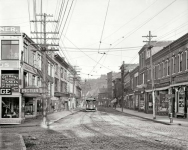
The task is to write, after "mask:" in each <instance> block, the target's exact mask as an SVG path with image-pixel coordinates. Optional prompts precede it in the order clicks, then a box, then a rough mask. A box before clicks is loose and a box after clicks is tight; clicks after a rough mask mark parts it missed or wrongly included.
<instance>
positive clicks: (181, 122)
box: [116, 108, 188, 127]
mask: <svg viewBox="0 0 188 150" xmlns="http://www.w3.org/2000/svg"><path fill="white" fill-rule="evenodd" d="M116 110H117V111H120V112H122V108H116ZM123 112H124V113H126V114H130V115H133V116H136V117H140V118H144V119H148V120H151V121H154V122H158V123H163V124H166V125H181V126H185V127H188V118H186V119H183V118H181V119H180V118H173V123H170V119H169V117H168V116H159V115H156V119H153V114H146V113H144V112H138V111H137V110H130V109H126V108H123Z"/></svg>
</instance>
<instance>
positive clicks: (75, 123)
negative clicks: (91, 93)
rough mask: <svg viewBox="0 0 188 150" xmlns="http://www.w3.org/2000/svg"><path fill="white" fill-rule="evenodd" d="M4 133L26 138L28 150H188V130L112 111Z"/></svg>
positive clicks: (79, 114)
mask: <svg viewBox="0 0 188 150" xmlns="http://www.w3.org/2000/svg"><path fill="white" fill-rule="evenodd" d="M1 132H2V133H7V132H8V133H19V134H22V136H23V138H24V142H25V145H26V148H27V150H39V149H40V150H89V149H91V150H99V149H104V150H117V149H122V150H124V149H131V150H132V149H138V150H146V149H148V150H151V149H152V150H155V149H156V150H158V149H161V150H164V149H168V150H180V149H181V150H184V149H188V140H187V139H188V128H187V127H183V126H176V125H172V126H170V125H165V124H160V123H156V122H152V121H149V120H145V119H142V118H138V117H135V116H131V115H128V114H125V113H121V112H118V111H116V110H114V109H112V108H100V109H99V110H98V111H97V112H85V111H78V112H77V113H74V114H72V115H68V116H67V117H64V118H63V119H61V120H59V121H57V122H55V123H53V124H51V125H50V126H49V128H42V127H40V126H33V127H32V126H30V127H29V126H28V127H16V128H1Z"/></svg>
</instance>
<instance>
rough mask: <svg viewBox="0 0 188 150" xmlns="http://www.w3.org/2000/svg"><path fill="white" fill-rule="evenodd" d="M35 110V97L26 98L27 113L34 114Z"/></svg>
mask: <svg viewBox="0 0 188 150" xmlns="http://www.w3.org/2000/svg"><path fill="white" fill-rule="evenodd" d="M34 110H35V106H34V103H33V98H30V97H27V98H25V115H33V114H34Z"/></svg>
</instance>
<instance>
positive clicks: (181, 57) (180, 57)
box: [178, 53, 183, 72]
mask: <svg viewBox="0 0 188 150" xmlns="http://www.w3.org/2000/svg"><path fill="white" fill-rule="evenodd" d="M178 58H179V72H181V71H182V60H183V53H180V54H178Z"/></svg>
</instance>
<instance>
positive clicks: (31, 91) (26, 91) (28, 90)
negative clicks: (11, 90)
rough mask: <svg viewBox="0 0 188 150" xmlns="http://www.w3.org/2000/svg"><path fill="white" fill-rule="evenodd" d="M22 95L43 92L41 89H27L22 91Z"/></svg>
mask: <svg viewBox="0 0 188 150" xmlns="http://www.w3.org/2000/svg"><path fill="white" fill-rule="evenodd" d="M21 93H26V94H33V93H41V92H40V90H39V88H25V89H21Z"/></svg>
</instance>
